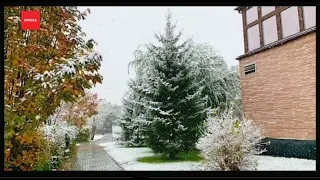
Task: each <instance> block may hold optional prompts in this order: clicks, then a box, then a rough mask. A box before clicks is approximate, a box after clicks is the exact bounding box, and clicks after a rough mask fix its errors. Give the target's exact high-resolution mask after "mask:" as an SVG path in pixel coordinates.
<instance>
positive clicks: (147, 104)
mask: <svg viewBox="0 0 320 180" xmlns="http://www.w3.org/2000/svg"><path fill="white" fill-rule="evenodd" d="M174 29H175V25H172V23H171V14H170V13H169V14H168V15H167V24H166V28H165V34H163V35H162V34H161V35H156V38H157V40H158V41H159V42H160V45H159V46H156V45H153V44H150V45H148V46H147V52H146V53H144V56H142V58H146V59H148V60H149V62H148V65H149V67H148V68H146V70H145V76H144V82H146V83H145V84H143V85H141V86H140V87H138V88H140V89H139V90H137V91H138V92H139V93H140V94H142V95H143V99H142V100H141V101H140V102H139V103H140V104H142V105H143V106H144V108H145V109H146V115H147V121H148V123H149V124H148V128H147V131H146V133H147V134H146V135H147V136H146V142H147V145H148V146H149V147H150V148H151V149H152V150H153V151H154V152H155V153H160V154H163V155H165V156H167V157H169V158H174V157H175V156H176V155H177V154H178V153H180V152H182V151H184V150H190V149H192V148H194V146H195V143H196V141H197V140H198V138H199V136H200V131H199V126H201V124H202V122H203V120H204V112H203V110H204V100H203V99H202V98H201V91H202V89H203V87H202V86H200V83H199V82H197V80H196V79H195V76H194V75H193V73H192V68H191V65H190V61H191V60H192V59H191V58H189V56H188V51H189V50H190V49H189V44H188V41H186V42H184V43H182V44H178V41H179V39H180V36H181V32H180V33H179V34H178V35H175V34H174Z"/></svg>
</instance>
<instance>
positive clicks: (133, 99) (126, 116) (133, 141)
mask: <svg viewBox="0 0 320 180" xmlns="http://www.w3.org/2000/svg"><path fill="white" fill-rule="evenodd" d="M140 84H141V81H137V79H136V80H132V79H131V80H130V81H129V82H128V86H129V88H130V91H129V92H128V93H127V94H126V96H125V97H124V99H123V105H124V106H125V107H124V109H123V110H124V111H123V114H122V118H121V121H120V126H121V128H122V140H123V141H125V144H126V145H127V146H130V147H140V146H144V145H145V139H144V133H145V128H146V118H145V110H144V108H143V106H142V105H140V104H139V103H137V102H139V101H141V95H140V94H138V93H137V92H135V90H136V87H137V86H139V85H140Z"/></svg>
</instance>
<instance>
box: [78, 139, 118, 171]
mask: <svg viewBox="0 0 320 180" xmlns="http://www.w3.org/2000/svg"><path fill="white" fill-rule="evenodd" d="M104 142H112V134H105V135H104V136H103V137H102V138H101V139H99V140H96V141H90V142H83V143H78V144H79V145H78V146H77V156H76V160H75V163H74V165H73V168H72V170H74V171H122V170H123V169H122V168H121V167H120V166H119V165H118V164H117V163H116V162H115V161H114V160H113V159H112V158H111V157H110V156H109V155H108V154H107V153H106V152H105V151H104V150H103V149H102V148H101V147H100V146H99V143H104Z"/></svg>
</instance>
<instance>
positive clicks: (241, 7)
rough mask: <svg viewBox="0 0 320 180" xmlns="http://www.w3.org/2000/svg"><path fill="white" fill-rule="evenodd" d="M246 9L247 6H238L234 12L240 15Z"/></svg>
mask: <svg viewBox="0 0 320 180" xmlns="http://www.w3.org/2000/svg"><path fill="white" fill-rule="evenodd" d="M244 7H246V6H237V7H236V8H235V9H234V10H235V11H238V12H239V13H240V12H241V11H242V9H243V8H244Z"/></svg>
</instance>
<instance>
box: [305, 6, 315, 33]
mask: <svg viewBox="0 0 320 180" xmlns="http://www.w3.org/2000/svg"><path fill="white" fill-rule="evenodd" d="M303 19H304V27H305V29H308V28H311V27H314V26H316V7H315V6H303Z"/></svg>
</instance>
